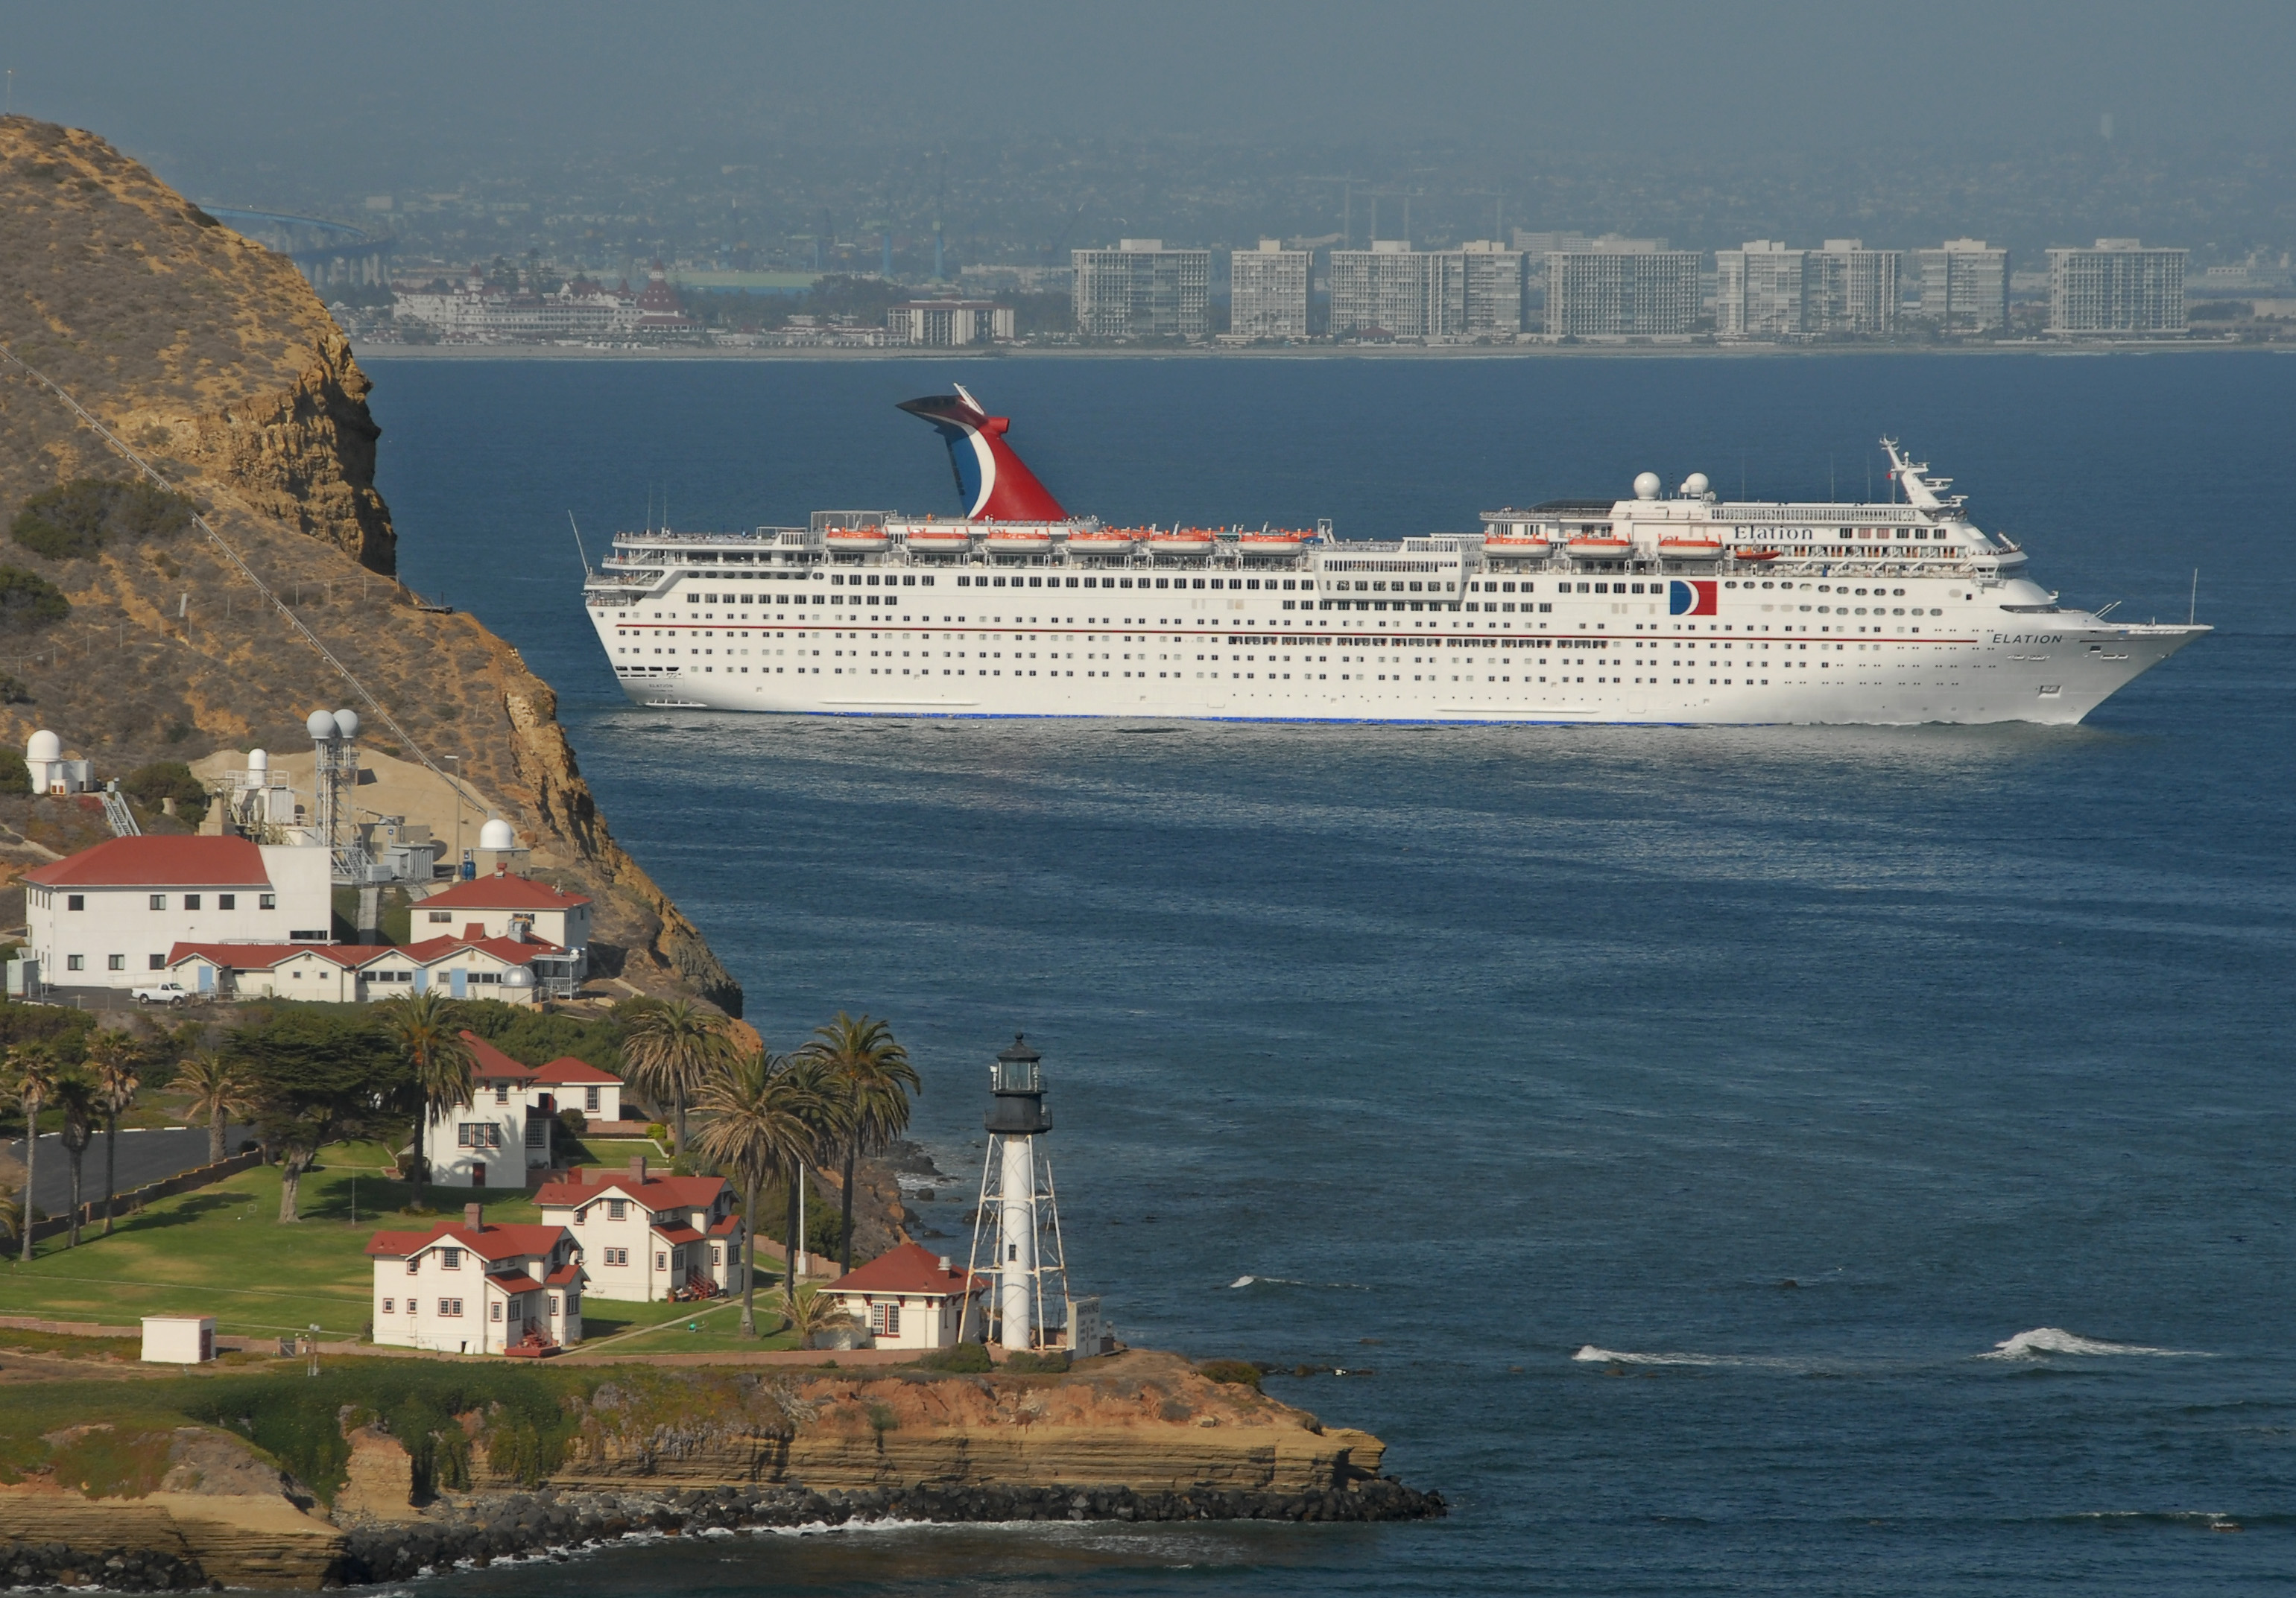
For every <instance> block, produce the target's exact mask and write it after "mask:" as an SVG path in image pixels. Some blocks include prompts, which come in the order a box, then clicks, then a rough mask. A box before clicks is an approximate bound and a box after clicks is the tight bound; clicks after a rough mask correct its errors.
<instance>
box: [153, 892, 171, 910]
mask: <svg viewBox="0 0 2296 1598" xmlns="http://www.w3.org/2000/svg"><path fill="white" fill-rule="evenodd" d="M167 907H168V896H167V895H166V894H164V893H155V894H153V895H152V909H154V910H165V909H166V908H167Z"/></svg>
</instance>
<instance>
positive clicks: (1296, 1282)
mask: <svg viewBox="0 0 2296 1598" xmlns="http://www.w3.org/2000/svg"><path fill="white" fill-rule="evenodd" d="M1227 1285H1228V1289H1229V1291H1234V1290H1235V1289H1237V1288H1239V1287H1335V1288H1340V1289H1342V1290H1344V1291H1348V1292H1351V1293H1367V1292H1369V1291H1371V1289H1370V1288H1368V1287H1365V1285H1364V1284H1363V1283H1362V1282H1308V1281H1305V1280H1303V1279H1302V1278H1300V1277H1298V1276H1238V1277H1237V1278H1236V1279H1235V1280H1234V1281H1233V1282H1229V1283H1228V1284H1227Z"/></svg>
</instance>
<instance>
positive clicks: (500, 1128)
mask: <svg viewBox="0 0 2296 1598" xmlns="http://www.w3.org/2000/svg"><path fill="white" fill-rule="evenodd" d="M463 1045H464V1046H465V1047H467V1048H468V1049H469V1050H470V1051H471V1078H472V1081H471V1102H469V1103H467V1104H460V1105H456V1106H455V1107H454V1108H452V1109H450V1110H442V1111H440V1112H439V1114H437V1115H435V1116H433V1117H432V1118H431V1119H430V1124H429V1125H428V1126H426V1127H424V1128H423V1134H422V1157H423V1159H424V1160H427V1161H428V1162H429V1165H430V1179H431V1180H432V1181H434V1182H437V1183H439V1184H442V1185H445V1186H448V1187H489V1186H491V1187H523V1186H525V1185H526V1184H527V1182H528V1180H529V1177H528V1173H529V1172H530V1171H537V1170H547V1169H548V1168H550V1167H551V1165H552V1164H553V1163H554V1161H555V1147H554V1145H555V1139H556V1135H557V1128H558V1117H559V1115H560V1114H561V1112H562V1111H564V1110H580V1111H581V1112H582V1114H583V1116H584V1117H585V1118H586V1119H590V1120H606V1121H618V1120H619V1119H622V1079H621V1078H619V1077H617V1076H614V1075H612V1074H611V1073H610V1072H607V1071H602V1070H600V1069H598V1068H597V1067H596V1066H594V1065H591V1064H589V1063H587V1062H586V1061H580V1060H576V1059H574V1058H573V1057H571V1056H567V1057H565V1058H562V1059H558V1060H553V1061H551V1062H550V1063H549V1064H547V1065H527V1064H523V1063H521V1061H516V1060H512V1058H511V1057H510V1056H509V1055H507V1054H505V1053H503V1052H502V1051H501V1050H500V1049H498V1048H496V1047H495V1046H494V1045H492V1044H490V1043H488V1041H487V1040H486V1039H485V1038H483V1037H480V1036H479V1035H478V1034H477V1033H475V1032H465V1033H463ZM546 1218H547V1217H545V1219H546Z"/></svg>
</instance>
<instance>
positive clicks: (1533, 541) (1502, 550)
mask: <svg viewBox="0 0 2296 1598" xmlns="http://www.w3.org/2000/svg"><path fill="white" fill-rule="evenodd" d="M1483 553H1484V554H1486V555H1488V556H1489V557H1490V558H1491V559H1493V560H1496V561H1539V560H1544V559H1546V557H1547V556H1548V555H1551V554H1553V553H1554V539H1552V538H1486V539H1484V540H1483Z"/></svg>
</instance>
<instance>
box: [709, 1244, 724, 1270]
mask: <svg viewBox="0 0 2296 1598" xmlns="http://www.w3.org/2000/svg"><path fill="white" fill-rule="evenodd" d="M725 1263H726V1251H725V1250H723V1249H720V1248H719V1247H718V1246H717V1244H716V1243H711V1244H710V1245H709V1264H710V1265H711V1266H712V1267H713V1268H714V1267H716V1266H721V1265H724V1264H725Z"/></svg>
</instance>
